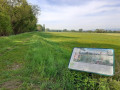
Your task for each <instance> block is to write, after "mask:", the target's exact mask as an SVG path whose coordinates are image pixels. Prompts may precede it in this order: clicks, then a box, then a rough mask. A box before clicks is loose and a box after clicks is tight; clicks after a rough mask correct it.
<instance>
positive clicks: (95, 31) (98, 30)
mask: <svg viewBox="0 0 120 90" xmlns="http://www.w3.org/2000/svg"><path fill="white" fill-rule="evenodd" d="M37 26H38V29H37V30H38V31H43V32H86V33H120V31H113V30H105V29H96V30H83V29H82V28H81V29H78V30H75V29H72V30H67V29H63V30H62V29H54V30H53V29H49V28H45V27H44V25H43V26H42V25H40V24H39V25H37Z"/></svg>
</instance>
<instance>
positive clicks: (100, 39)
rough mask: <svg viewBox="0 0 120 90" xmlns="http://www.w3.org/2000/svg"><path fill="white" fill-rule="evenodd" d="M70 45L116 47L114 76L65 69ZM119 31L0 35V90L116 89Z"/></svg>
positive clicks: (69, 53)
mask: <svg viewBox="0 0 120 90" xmlns="http://www.w3.org/2000/svg"><path fill="white" fill-rule="evenodd" d="M73 47H90V48H113V49H115V60H116V61H115V64H116V65H115V76H113V77H108V76H100V75H96V74H92V75H90V74H89V73H85V72H79V71H72V70H69V69H68V63H69V59H70V56H71V53H72V49H73ZM119 68H120V34H112V33H105V34H98V33H41V32H32V33H24V34H19V35H13V36H9V37H0V89H3V90H6V89H11V90H12V89H20V90H21V89H22V90H26V89H30V90H33V89H38V90H39V89H43V90H48V89H52V90H63V89H65V90H74V89H81V90H83V89H89V90H90V89H95V90H98V89H99V90H109V89H114V90H119V88H120V86H119V85H120V81H119V80H120V72H119Z"/></svg>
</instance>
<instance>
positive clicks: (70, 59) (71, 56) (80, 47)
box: [68, 47, 115, 76]
mask: <svg viewBox="0 0 120 90" xmlns="http://www.w3.org/2000/svg"><path fill="white" fill-rule="evenodd" d="M75 48H78V49H80V48H87V47H74V48H73V50H72V54H71V57H70V60H69V64H68V69H70V70H75V71H81V72H87V73H92V74H98V75H104V76H114V75H115V51H114V49H112V48H88V49H112V50H113V74H112V75H107V74H101V73H97V72H90V71H83V70H77V69H71V68H69V65H70V61H71V58H72V55H73V51H74V49H75Z"/></svg>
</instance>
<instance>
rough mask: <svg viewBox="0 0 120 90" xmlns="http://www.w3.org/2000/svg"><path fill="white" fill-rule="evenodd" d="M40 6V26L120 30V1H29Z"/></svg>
mask: <svg viewBox="0 0 120 90" xmlns="http://www.w3.org/2000/svg"><path fill="white" fill-rule="evenodd" d="M27 1H28V3H30V4H33V5H38V6H39V7H40V10H41V12H40V14H39V15H38V16H37V18H38V24H41V25H43V24H45V26H46V28H50V29H68V30H73V29H74V30H78V29H81V28H82V29H83V30H95V29H107V30H110V29H111V30H120V0H27Z"/></svg>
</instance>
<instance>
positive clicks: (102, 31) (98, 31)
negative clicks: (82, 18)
mask: <svg viewBox="0 0 120 90" xmlns="http://www.w3.org/2000/svg"><path fill="white" fill-rule="evenodd" d="M95 32H97V33H105V30H104V29H96V30H95Z"/></svg>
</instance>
